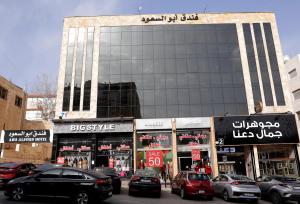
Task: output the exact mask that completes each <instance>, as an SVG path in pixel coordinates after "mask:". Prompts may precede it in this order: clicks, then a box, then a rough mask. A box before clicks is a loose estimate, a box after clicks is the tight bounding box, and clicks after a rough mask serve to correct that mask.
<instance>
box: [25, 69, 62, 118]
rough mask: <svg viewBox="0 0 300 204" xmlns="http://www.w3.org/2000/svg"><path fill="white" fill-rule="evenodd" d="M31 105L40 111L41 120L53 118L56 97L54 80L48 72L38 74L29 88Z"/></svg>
mask: <svg viewBox="0 0 300 204" xmlns="http://www.w3.org/2000/svg"><path fill="white" fill-rule="evenodd" d="M30 95H31V97H32V98H33V99H32V102H33V105H34V106H35V107H36V108H37V109H38V110H39V111H41V117H42V119H43V120H49V119H52V118H54V115H55V99H56V80H52V79H51V78H50V76H49V75H48V74H45V73H43V74H39V75H37V77H36V81H35V83H34V84H33V85H32V87H31V89H30Z"/></svg>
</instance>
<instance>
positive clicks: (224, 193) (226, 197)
mask: <svg viewBox="0 0 300 204" xmlns="http://www.w3.org/2000/svg"><path fill="white" fill-rule="evenodd" d="M223 199H224V200H225V201H229V200H230V198H229V194H228V191H227V190H225V191H224V192H223Z"/></svg>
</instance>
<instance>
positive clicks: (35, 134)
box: [4, 130, 50, 143]
mask: <svg viewBox="0 0 300 204" xmlns="http://www.w3.org/2000/svg"><path fill="white" fill-rule="evenodd" d="M4 142H5V143H13V142H15V143H24V142H28V143H42V142H50V131H49V130H5V132H4Z"/></svg>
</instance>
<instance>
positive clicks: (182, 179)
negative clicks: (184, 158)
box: [171, 172, 214, 200]
mask: <svg viewBox="0 0 300 204" xmlns="http://www.w3.org/2000/svg"><path fill="white" fill-rule="evenodd" d="M171 190H172V193H180V197H181V198H182V199H185V198H186V197H188V196H194V197H196V196H200V197H205V198H207V199H208V200H212V199H213V197H214V189H213V186H212V183H211V182H210V180H209V177H208V176H207V175H206V174H202V173H196V172H180V173H178V174H177V176H176V177H175V178H174V180H173V181H172V183H171Z"/></svg>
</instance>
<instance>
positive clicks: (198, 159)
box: [192, 149, 201, 161]
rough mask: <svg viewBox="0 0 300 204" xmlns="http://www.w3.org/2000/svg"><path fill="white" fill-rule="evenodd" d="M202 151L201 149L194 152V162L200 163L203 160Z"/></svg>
mask: <svg viewBox="0 0 300 204" xmlns="http://www.w3.org/2000/svg"><path fill="white" fill-rule="evenodd" d="M200 153H201V152H200V150H199V149H193V150H192V160H193V161H200V160H201V155H200Z"/></svg>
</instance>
